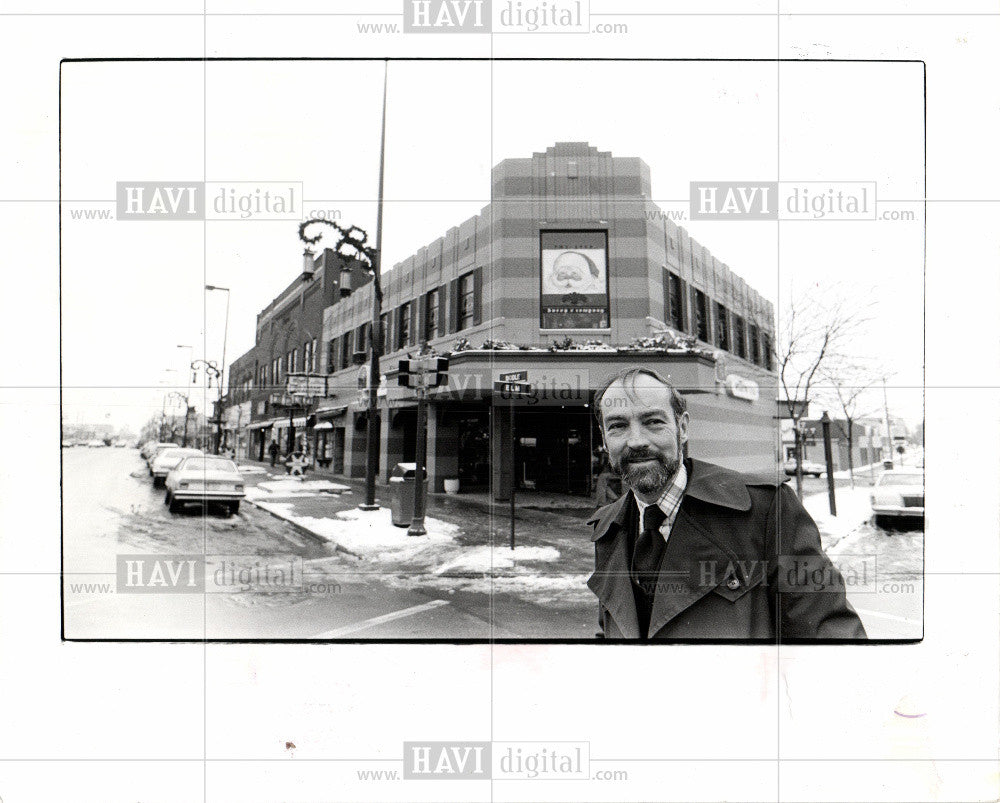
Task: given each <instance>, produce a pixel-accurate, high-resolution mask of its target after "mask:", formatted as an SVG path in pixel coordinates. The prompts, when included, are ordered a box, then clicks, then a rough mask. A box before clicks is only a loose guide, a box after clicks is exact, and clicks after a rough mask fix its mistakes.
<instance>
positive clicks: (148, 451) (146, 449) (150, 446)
mask: <svg viewBox="0 0 1000 803" xmlns="http://www.w3.org/2000/svg"><path fill="white" fill-rule="evenodd" d="M176 445H177V444H176V443H170V442H169V441H146V442H145V443H144V444H143V445H142V448H141V449H140V450H139V454H141V455H142V459H143V460H145V461H146V462H147V463H149V462H150V461H152V459H153V452H155V451H156V450H157V449H159V448H160V447H163V448H164V449H166V448H168V447H170V446H176Z"/></svg>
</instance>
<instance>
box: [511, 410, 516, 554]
mask: <svg viewBox="0 0 1000 803" xmlns="http://www.w3.org/2000/svg"><path fill="white" fill-rule="evenodd" d="M516 458H517V441H516V440H514V398H513V395H512V396H511V399H510V548H511V549H513V548H514V496H515V493H516V489H517V460H516Z"/></svg>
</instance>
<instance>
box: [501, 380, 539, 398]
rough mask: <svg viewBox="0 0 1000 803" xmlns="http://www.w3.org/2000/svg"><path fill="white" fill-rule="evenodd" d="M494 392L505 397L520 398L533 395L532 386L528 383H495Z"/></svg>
mask: <svg viewBox="0 0 1000 803" xmlns="http://www.w3.org/2000/svg"><path fill="white" fill-rule="evenodd" d="M493 392H494V393H500V394H502V395H504V396H518V395H521V394H523V393H531V385H529V384H528V383H526V382H494V383H493Z"/></svg>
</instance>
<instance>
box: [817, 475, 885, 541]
mask: <svg viewBox="0 0 1000 803" xmlns="http://www.w3.org/2000/svg"><path fill="white" fill-rule="evenodd" d="M836 493H837V496H836V500H837V515H836V516H831V515H830V502H829V497H828V496H827V494H826V493H825V492H824V493H817V494H810V495H809V496H807V497H805V499H803V500H802V504H803V505H804V506H805V509H806V510H807V511H809V515H810V516H812V518H813V521H815V522H816V526H817V527H819V531H820V534H821V535H822V536H823V546H824V547H826V548H829V547H831V546H834V545H835V544H836V543H837V542H838V541H840V540H841V539H843V538H846V537H847V536H848V535H850V534H851V533H853V532H854V531H855V530H857V529H858V528H859V527H861V525H863V524H864V523H865V522H866V521H868V520H869V519H870V518H871V517H872V505H871V489H870V488H854V489H851V488H837V490H836Z"/></svg>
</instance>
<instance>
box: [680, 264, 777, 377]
mask: <svg viewBox="0 0 1000 803" xmlns="http://www.w3.org/2000/svg"><path fill="white" fill-rule="evenodd" d="M685 287H686V283H685V282H684V280H683V279H681V277H680V276H678V275H677V274H676V273H673V272H672V271H669V270H666V269H665V270H664V278H663V307H664V316H665V318H666V323H667V324H668V325H669V326H671V327H673V328H674V329H676V330H677V331H679V332H687V333H688V334H691V335H694V336H695V337H696V338H698V339H699V340H702V341H704V342H705V343H712V344H713V345H715V346H717V347H718V348H720V349H723V350H724V351H730V352H732V353H733V354H735V355H736V356H737V357H741V358H742V359H744V360H750V362H752V363H754V364H755V365H760V366H762V367H763V368H765V369H767V370H768V371H770V370H772V368H773V358H772V349H773V345H772V343H771V336H770V335H769V334H768V333H767V332H764V333H761V331H760V327H758V326H757V324H755V323H751V324H750V325H749V326H747V322H746V320H745V319H744V318H743V317H742V316H740V315H736V314H735V313H732V312H730V310H728V309H727V308H726V306H725V305H724V304H721V303H719V302H715V303H714V304H713V306H714V307H715V309H714V310H713V312H714V316H712V317H714V320H715V329H714V332H713V331H710V321H711V320H712V317H710V315H709V299H708V296H707V295H705V293H703V292H702V291H701V290H699V289H698V288H696V287H691V288H690V291H691V292H690V307H689V309H690V315H689V317H690V320H687V317H688V316H686V315H685V309H684V295H685ZM713 335H714V336H713Z"/></svg>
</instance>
